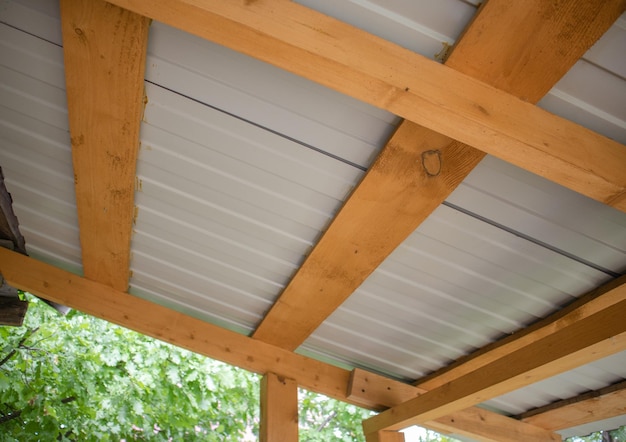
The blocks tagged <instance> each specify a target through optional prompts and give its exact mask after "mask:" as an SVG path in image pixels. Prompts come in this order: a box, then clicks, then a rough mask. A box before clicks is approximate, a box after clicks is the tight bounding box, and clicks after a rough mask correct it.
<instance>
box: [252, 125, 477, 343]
mask: <svg viewBox="0 0 626 442" xmlns="http://www.w3.org/2000/svg"><path fill="white" fill-rule="evenodd" d="M482 157H483V154H482V152H479V151H475V150H473V149H472V150H464V149H463V147H462V146H461V145H460V143H456V142H452V140H450V139H449V138H447V137H444V136H442V135H439V134H438V133H436V132H432V131H430V130H428V129H425V128H423V127H420V126H418V125H416V124H403V125H401V126H400V127H399V129H398V130H397V131H396V133H395V134H394V135H393V136H392V137H391V139H390V141H389V142H388V143H387V146H386V147H385V149H384V150H383V152H382V153H381V154H380V155H379V157H378V159H377V160H376V162H375V163H374V164H373V165H372V167H371V168H370V170H369V171H368V173H367V175H366V177H365V178H364V179H363V181H362V182H361V184H360V185H359V186H358V188H357V189H356V190H355V191H354V193H353V194H352V196H351V197H350V198H349V199H348V201H347V202H346V204H345V205H344V206H343V208H342V209H341V210H340V212H339V213H338V214H337V216H336V217H335V219H334V220H333V222H332V224H331V226H330V227H329V228H328V229H327V231H326V232H325V233H324V235H323V236H322V238H321V239H320V241H319V242H318V244H317V245H316V246H315V248H314V249H313V251H312V252H311V253H310V254H309V256H308V257H307V259H306V260H305V262H304V264H303V265H302V266H301V267H300V269H298V272H297V274H296V275H295V277H294V278H292V280H291V281H290V283H289V284H288V285H287V287H286V288H285V290H284V291H283V293H282V294H281V296H280V297H279V299H278V300H277V301H276V302H275V303H274V305H273V306H272V308H271V309H270V311H269V312H268V313H267V315H266V316H265V318H264V319H263V321H262V322H261V324H260V325H259V326H258V328H257V330H256V331H255V333H254V335H253V336H254V337H255V338H256V339H260V340H262V341H265V342H269V343H271V344H274V345H278V346H280V347H283V348H287V349H290V350H293V349H295V348H297V347H298V346H299V345H300V344H301V343H302V342H303V341H304V340H305V339H306V338H307V337H308V336H309V335H310V334H311V333H312V332H313V331H314V330H315V329H316V328H317V327H318V326H319V325H320V324H321V323H322V322H323V321H324V320H325V319H326V318H327V317H328V316H329V315H330V314H331V313H332V312H333V311H334V310H335V309H336V308H337V307H339V306H340V305H341V304H342V303H343V302H344V301H345V300H346V298H347V297H348V296H350V295H351V294H352V293H353V292H354V290H356V288H357V287H358V286H359V285H361V283H362V282H363V281H364V280H365V279H366V278H367V277H368V276H369V274H370V273H371V272H372V271H373V270H374V269H375V268H376V267H378V265H380V263H381V262H382V261H383V260H384V259H385V258H386V257H387V256H388V255H389V254H390V253H391V252H392V251H393V250H394V249H395V248H396V247H397V246H398V244H400V243H401V242H402V241H404V240H405V239H406V237H407V236H408V235H410V234H411V233H412V232H413V231H414V230H415V229H416V228H417V227H418V226H419V225H420V224H421V223H422V221H423V220H425V219H426V218H427V217H428V215H430V213H431V212H432V211H433V210H434V209H436V208H437V206H439V204H440V203H441V202H442V201H443V200H444V199H445V198H447V196H448V195H449V194H450V193H451V192H452V190H454V189H455V188H456V187H457V186H458V184H460V182H461V181H462V180H463V178H465V176H466V175H467V173H469V171H470V170H472V168H473V167H474V166H475V165H476V164H478V162H479V161H480V160H481V159H482ZM390 226H393V228H391V227H390Z"/></svg>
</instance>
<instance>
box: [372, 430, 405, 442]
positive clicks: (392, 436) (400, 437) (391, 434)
mask: <svg viewBox="0 0 626 442" xmlns="http://www.w3.org/2000/svg"><path fill="white" fill-rule="evenodd" d="M365 440H366V441H367V442H404V433H401V432H399V431H378V432H376V433H372V434H368V435H366V437H365Z"/></svg>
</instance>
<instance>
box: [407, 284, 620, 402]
mask: <svg viewBox="0 0 626 442" xmlns="http://www.w3.org/2000/svg"><path fill="white" fill-rule="evenodd" d="M624 284H626V276H622V277H620V278H617V279H615V280H613V281H611V282H608V283H606V284H604V285H603V286H601V287H598V288H597V289H595V290H592V291H590V292H589V293H587V294H585V295H583V296H581V297H580V298H578V299H577V300H576V301H574V302H573V303H571V304H570V305H568V306H567V307H565V308H563V309H561V310H559V311H557V312H556V313H554V314H552V315H550V316H548V317H547V318H545V319H542V320H541V321H538V322H536V323H535V324H533V325H531V326H529V327H526V328H524V329H522V330H519V331H518V332H516V333H513V334H512V335H509V336H507V337H506V338H504V339H501V340H499V341H497V342H494V343H493V344H490V345H487V346H485V347H483V348H481V349H480V350H478V351H476V352H474V353H472V354H470V355H468V356H466V357H463V358H461V359H459V360H458V361H456V362H455V363H453V364H451V365H449V366H447V367H445V368H443V369H441V370H439V371H436V372H435V373H433V374H431V375H428V376H426V377H424V378H422V379H420V380H418V381H417V382H415V385H416V386H417V387H418V388H421V389H424V390H427V391H428V390H433V389H435V388H439V387H442V386H444V385H445V384H447V383H449V382H452V381H455V380H457V379H459V378H461V377H463V376H465V375H467V374H468V373H471V372H474V371H477V370H481V369H483V368H484V367H485V366H487V365H488V364H490V363H492V362H495V361H497V360H498V359H502V358H504V357H507V356H508V355H510V354H512V353H513V352H515V351H517V350H520V349H522V348H524V347H527V346H529V345H532V344H533V343H534V342H536V341H539V340H540V339H543V338H546V337H548V336H550V335H552V334H554V333H556V332H558V331H560V330H563V329H564V328H566V327H567V326H568V325H569V324H570V323H572V322H575V321H577V320H581V319H585V318H588V317H590V316H592V315H594V314H597V313H599V312H602V311H603V310H606V309H607V308H609V307H611V306H613V305H614V304H616V303H617V302H619V301H620V300H621V299H623V294H622V291H623V290H624V289H623V288H622V287H623V286H624Z"/></svg>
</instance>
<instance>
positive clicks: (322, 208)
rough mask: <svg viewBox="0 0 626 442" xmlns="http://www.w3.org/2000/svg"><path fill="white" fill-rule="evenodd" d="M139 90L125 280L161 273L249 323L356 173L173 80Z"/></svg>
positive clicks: (190, 294)
mask: <svg viewBox="0 0 626 442" xmlns="http://www.w3.org/2000/svg"><path fill="white" fill-rule="evenodd" d="M146 93H147V96H148V105H147V108H146V111H145V123H144V125H143V127H142V135H141V138H142V149H141V155H140V161H139V165H138V177H139V180H140V183H141V184H140V187H141V190H140V191H139V192H138V193H137V196H136V203H137V206H138V216H137V221H136V226H135V236H134V239H133V260H132V271H133V275H134V276H133V278H132V280H131V286H132V288H133V290H137V292H138V293H142V285H143V284H146V285H148V286H154V285H155V283H154V282H151V281H152V279H154V280H156V279H165V280H167V281H169V283H170V285H173V286H175V287H176V289H175V290H174V292H175V293H176V294H177V295H176V296H177V297H178V298H179V299H182V298H185V297H186V298H185V299H186V300H187V301H186V302H187V303H190V304H193V303H194V302H196V301H199V302H205V303H206V302H209V301H210V302H212V303H213V308H210V309H208V310H207V312H210V315H212V316H215V317H216V318H220V319H221V320H224V319H225V318H230V319H232V321H234V322H235V323H236V324H237V325H238V326H241V325H245V326H247V327H248V328H251V327H253V326H254V325H256V323H257V322H258V321H259V320H260V319H261V317H262V315H263V313H264V312H265V311H266V310H267V309H268V308H269V306H270V304H271V302H272V301H273V300H274V298H275V297H276V296H277V295H278V293H280V291H281V290H282V288H283V287H284V285H285V284H286V282H287V281H288V279H289V277H290V276H291V275H292V273H293V271H294V270H295V269H296V268H297V266H298V265H299V263H300V262H301V260H302V257H303V256H304V255H305V254H306V253H307V251H308V250H309V249H310V247H311V246H312V245H313V244H314V242H315V240H316V238H317V236H318V235H319V232H320V231H321V230H322V229H323V228H324V227H325V226H326V225H327V224H328V222H329V221H330V220H331V219H332V216H333V215H334V213H335V211H336V210H337V209H338V207H339V206H340V204H341V201H342V200H343V199H344V198H345V197H346V195H347V194H348V193H349V191H350V190H351V189H352V187H353V186H354V185H355V184H356V182H357V181H358V179H359V178H360V177H361V175H362V171H361V170H360V169H359V168H356V167H354V166H351V165H349V164H346V163H344V162H342V161H338V160H336V159H335V158H333V157H330V156H328V155H324V154H322V153H320V152H319V151H317V150H314V149H311V148H309V147H307V146H303V145H302V144H299V143H296V142H294V141H292V140H290V139H288V138H285V137H282V136H280V135H277V134H276V133H273V132H271V131H268V130H266V129H264V128H260V127H258V126H254V125H251V124H249V123H247V122H245V121H242V120H241V119H239V118H235V117H233V116H232V115H230V114H227V113H224V112H222V111H219V110H216V109H214V108H212V107H209V106H206V105H204V104H202V103H199V102H197V101H195V100H191V99H189V98H186V97H184V96H181V95H179V94H176V93H174V92H172V91H171V90H169V89H164V88H162V87H159V86H156V85H153V84H151V83H148V84H147V87H146ZM144 213H146V215H147V219H146V221H145V223H144V216H143V215H144ZM140 275H141V279H140V280H139V279H137V278H140ZM151 278H152V279H151ZM183 293H184V294H185V295H184V296H183V295H182V294H183ZM181 302H183V301H181Z"/></svg>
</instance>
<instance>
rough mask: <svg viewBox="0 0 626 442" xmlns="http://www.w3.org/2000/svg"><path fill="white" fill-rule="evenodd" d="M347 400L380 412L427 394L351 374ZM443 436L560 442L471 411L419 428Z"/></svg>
mask: <svg viewBox="0 0 626 442" xmlns="http://www.w3.org/2000/svg"><path fill="white" fill-rule="evenodd" d="M348 388H349V390H348V397H349V398H350V399H353V400H365V398H368V400H369V401H373V400H378V401H379V402H378V403H377V404H375V409H378V410H383V409H386V408H389V407H393V406H395V405H399V404H401V403H403V402H406V401H408V400H409V399H412V398H415V397H417V396H419V395H420V394H424V393H426V391H427V390H425V389H422V388H417V387H412V386H410V385H407V384H402V383H397V382H392V381H391V380H390V379H388V378H386V377H384V376H381V375H377V374H374V373H369V372H367V371H365V370H361V369H355V370H353V371H352V376H351V378H350V385H349V387H348ZM421 425H422V426H424V427H427V428H430V429H432V430H434V431H437V432H439V433H442V434H450V433H454V434H457V435H462V436H466V437H469V438H471V439H475V440H480V441H484V442H519V441H520V440H533V441H546V442H555V441H557V442H558V441H560V440H561V436H560V435H558V434H557V433H554V432H553V431H548V430H546V429H544V428H542V427H539V426H537V425H530V424H528V423H525V422H521V421H519V420H516V419H512V418H510V417H506V416H502V415H500V414H497V413H494V412H491V411H489V410H484V409H482V408H478V407H470V408H467V409H465V410H460V411H456V412H454V413H450V414H449V415H447V416H444V417H441V418H438V419H435V420H432V421H429V422H425V423H423V424H421Z"/></svg>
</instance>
